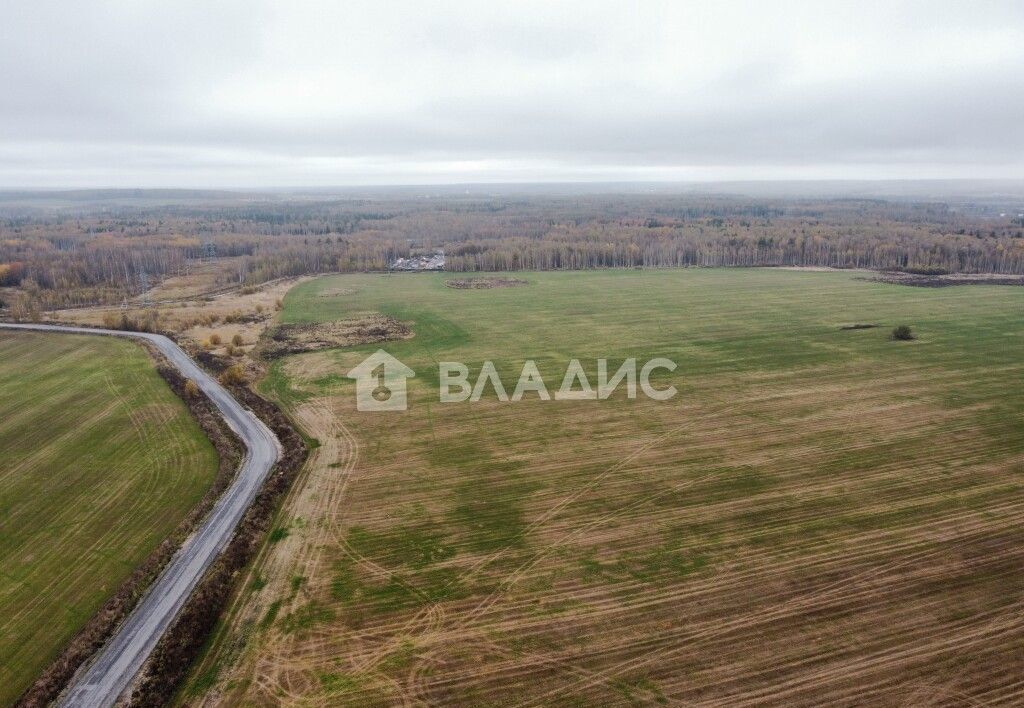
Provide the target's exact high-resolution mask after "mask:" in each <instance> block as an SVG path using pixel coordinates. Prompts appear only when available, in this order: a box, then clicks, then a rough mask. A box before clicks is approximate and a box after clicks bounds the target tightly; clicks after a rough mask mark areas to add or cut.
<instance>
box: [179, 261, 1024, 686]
mask: <svg viewBox="0 0 1024 708" xmlns="http://www.w3.org/2000/svg"><path fill="white" fill-rule="evenodd" d="M865 275H866V274H863V273H851V272H809V271H787V270H781V269H779V270H772V269H746V270H740V269H736V270H713V269H706V270H705V269H692V270H662V271H599V272H563V273H526V274H520V276H519V277H522V278H524V279H526V280H527V281H528V284H527V285H525V286H523V287H516V288H502V289H489V290H455V289H451V288H448V287H446V286H445V285H444V280H445V278H446V277H450V276H445V275H444V274H430V275H427V274H414V275H397V276H380V275H345V276H336V277H327V278H321V279H318V280H315V281H311V282H307V283H304V284H302V285H300V286H298V287H296V288H295V289H293V290H292V291H291V292H290V293H289V294H288V296H287V297H286V299H285V302H284V305H285V308H284V311H283V313H282V315H281V317H282V319H283V321H285V322H324V321H332V320H345V319H353V318H358V317H360V316H361V315H364V314H367V313H373V312H381V313H385V314H388V315H391V316H393V317H395V318H397V319H399V320H402V321H404V322H407V323H409V324H410V326H411V327H412V329H413V331H414V332H415V336H414V337H413V338H412V339H408V340H403V341H398V342H388V343H385V344H382V345H367V346H359V347H352V348H345V349H336V350H330V351H327V352H320V353H312V354H302V355H297V356H292V357H289V358H287V359H284V360H281V361H279V362H277V363H275V364H274V365H273V367H272V368H271V370H270V373H269V375H268V378H267V379H266V380H265V381H264V384H263V387H264V390H265V391H267V392H269V393H270V394H272V395H274V396H276V397H278V399H279V400H281V401H282V402H283V403H284V404H285V405H286V406H287V407H288V409H289V410H290V411H291V412H292V414H293V415H294V417H295V419H296V420H297V421H298V422H299V424H300V425H302V426H303V428H304V429H305V431H306V433H307V434H308V435H310V436H311V437H313V438H315V439H316V440H317V442H318V443H319V447H317V448H316V449H315V450H314V453H313V456H312V457H311V460H310V463H309V466H308V468H307V472H306V474H305V475H304V476H303V477H302V478H301V479H300V481H299V482H298V483H297V485H296V488H295V489H294V490H293V492H292V494H291V496H290V497H289V500H288V503H287V504H286V506H285V509H284V511H283V512H282V518H281V519H280V520H279V527H278V528H279V532H278V533H277V535H276V537H275V539H274V541H275V542H274V543H272V544H271V545H270V546H268V548H267V551H266V552H265V554H264V556H263V558H262V559H261V561H260V563H258V564H257V567H256V568H255V569H254V571H253V576H252V578H251V581H252V582H251V583H250V584H248V585H247V586H246V590H245V592H244V593H243V594H242V596H241V597H239V600H238V602H237V603H236V606H235V608H234V610H233V613H232V616H231V617H230V618H229V620H228V622H227V623H226V627H225V629H224V630H223V631H222V632H221V634H220V636H219V637H218V639H217V642H216V643H215V645H214V649H213V651H211V653H210V656H209V657H208V658H207V660H206V661H205V662H204V664H203V666H202V667H201V670H200V672H199V674H198V678H197V680H196V682H195V683H194V685H193V694H192V695H193V696H195V695H198V692H199V691H200V689H205V688H209V687H211V686H213V687H215V688H216V689H217V690H216V691H215V692H214V693H211V694H210V696H213V697H211V698H209V699H208V703H209V704H220V703H226V704H234V705H242V704H252V703H268V702H277V701H285V702H290V703H303V702H306V703H309V704H314V705H319V704H330V705H336V704H351V705H367V704H371V705H385V704H395V703H399V702H413V703H415V702H425V703H454V704H459V705H576V704H582V703H590V704H599V705H603V704H618V705H629V704H660V703H665V702H683V703H686V702H691V701H692V702H711V703H716V702H718V703H730V704H735V705H744V704H747V705H756V704H761V703H764V702H765V701H766V700H767V699H768V698H769V697H770V698H771V701H773V702H775V703H777V704H785V705H801V704H823V703H839V704H849V703H856V702H866V703H882V704H899V703H904V704H920V703H936V702H937V703H941V702H944V701H948V700H956V699H957V698H959V699H963V700H970V701H972V702H973V701H976V702H978V703H988V702H993V703H998V702H1000V701H1009V702H1013V701H1014V700H1019V699H1020V698H1021V690H1022V689H1021V686H1020V685H1019V683H1018V681H1017V678H1015V677H1018V676H1019V667H1020V663H1019V662H1020V656H1022V655H1024V622H1022V620H1021V617H1022V616H1024V584H1022V583H1021V579H1020V568H1021V567H1024V523H1022V522H1024V288H1014V287H990V286H970V287H950V288H943V289H927V288H910V287H902V286H897V285H887V284H881V283H873V282H868V281H867V280H866V279H865ZM853 324H872V325H877V326H876V327H874V328H865V329H842V327H844V326H848V325H853ZM898 324H908V325H910V326H911V327H912V328H913V330H914V332H915V333H916V334H917V339H916V340H914V341H909V342H897V341H892V340H891V339H890V336H889V334H890V332H891V330H892V328H893V327H894V326H896V325H898ZM378 346H380V347H382V348H383V349H385V350H386V351H388V352H389V353H391V354H392V355H394V356H396V357H398V358H399V359H401V360H402V361H403V362H404V363H405V364H407V365H409V366H411V367H412V368H413V369H414V370H415V371H416V373H417V375H416V377H415V378H414V379H412V380H411V382H410V403H409V410H408V411H406V412H404V413H378V414H370V413H359V412H357V411H356V410H355V405H354V404H355V395H354V384H353V382H351V381H350V380H348V379H346V378H345V373H346V372H347V371H348V370H349V369H350V368H351V367H353V366H354V365H355V364H356V363H358V362H359V361H360V360H361V359H362V358H363V357H365V356H366V355H367V354H368V353H370V352H372V351H374V350H376V349H377V348H378ZM627 357H636V358H638V359H639V360H640V361H641V362H642V361H644V360H647V359H650V358H652V357H666V358H669V359H672V360H674V361H675V362H676V363H677V364H678V368H677V369H676V371H675V372H674V373H672V374H671V375H667V376H666V375H662V376H661V377H659V379H658V382H657V383H658V385H659V386H661V385H666V384H668V383H671V384H673V385H675V386H676V388H677V389H678V391H679V394H678V395H677V396H676V397H675V398H674V399H672V400H671V401H668V402H654V401H650V400H645V399H643V398H640V399H637V400H634V401H630V400H627V399H626V398H625V396H624V395H621V392H620V393H617V394H616V395H614V396H613V397H612V398H610V399H608V400H605V401H539V400H537V399H536V397H535V396H533V395H532V394H528V395H527V397H526V398H525V399H524V400H523V401H521V402H518V403H500V402H498V401H496V400H495V399H494V397H493V395H492V394H491V393H490V391H488V394H487V395H485V397H484V400H483V401H481V402H479V403H468V402H467V403H452V404H441V403H439V402H438V390H437V364H438V362H439V361H445V360H449V361H451V360H454V361H462V362H465V363H466V364H467V365H468V366H469V368H470V370H471V372H473V375H474V376H475V373H476V372H478V371H479V369H480V366H481V364H482V363H483V362H484V361H485V360H491V361H493V362H494V363H495V364H496V366H497V368H498V370H499V371H500V372H501V374H502V378H503V381H504V384H505V387H506V389H507V390H508V391H509V392H511V391H512V389H513V387H514V386H515V381H516V378H517V376H518V373H519V371H520V368H521V367H522V365H523V362H524V361H526V360H528V359H530V360H534V361H536V362H537V363H538V365H539V367H540V370H541V372H542V374H543V375H544V378H545V381H546V383H547V385H548V387H549V388H550V389H551V390H552V391H553V390H554V389H556V388H557V387H558V385H559V383H560V380H561V375H562V373H563V371H564V370H565V367H566V364H567V363H568V361H569V360H570V359H572V358H576V359H580V360H581V362H582V363H583V365H584V366H585V368H586V370H587V372H588V374H589V376H590V382H591V383H592V384H593V383H595V382H596V365H595V360H596V359H598V358H606V359H608V360H609V361H610V363H612V365H617V364H618V363H619V362H621V361H622V360H623V359H625V358H627ZM951 697H952V698H951Z"/></svg>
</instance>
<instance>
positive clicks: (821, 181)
mask: <svg viewBox="0 0 1024 708" xmlns="http://www.w3.org/2000/svg"><path fill="white" fill-rule="evenodd" d="M950 183H962V184H1014V185H1016V184H1020V185H1024V175H1022V176H1020V177H920V178H916V177H852V178H842V177H822V178H802V179H780V178H772V177H766V178H748V179H661V180H659V179H645V180H630V179H623V180H587V179H578V180H571V179H570V180H544V179H538V180H501V181H486V180H483V181H480V180H478V181H472V180H471V181H452V182H393V183H384V182H367V183H340V184H331V185H313V184H309V185H298V186H294V185H267V186H258V187H256V186H205V185H204V186H185V185H175V186H140V185H110V184H107V185H102V186H74V185H61V186H45V187H43V186H23V185H13V184H6V185H5V184H0V193H22V194H31V193H50V194H53V193H62V192H241V193H253V192H324V191H334V190H350V189H418V188H445V187H448V188H460V187H533V186H536V187H557V186H579V187H600V186H645V185H650V186H660V187H672V186H680V187H693V186H702V185H805V184H806V185H837V184H853V185H860V184H865V185H871V184H950Z"/></svg>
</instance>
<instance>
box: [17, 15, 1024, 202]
mask: <svg viewBox="0 0 1024 708" xmlns="http://www.w3.org/2000/svg"><path fill="white" fill-rule="evenodd" d="M820 5H821V4H820V3H810V2H809V3H806V4H801V3H796V2H792V3H786V4H785V5H784V6H783V5H780V6H779V7H778V9H777V11H776V14H781V15H782V17H781V18H780V17H778V16H772V15H771V14H769V15H765V16H763V17H761V18H756V17H752V18H750V19H749V26H748V25H746V24H744V22H746V20H743V21H741V22H740V24H738V25H737V24H736V22H737V20H736V18H737V17H740V18H742V17H743V12H742V11H741V10H742V9H743V7H744V6H742V5H740V6H733V7H732V8H731V12H729V13H725V12H724V11H723V16H722V18H721V21H720V22H719V21H717V20H716V18H714V17H712V20H713V21H711V22H710V24H709V26H708V28H707V31H706V32H702V31H700V30H701V28H697V31H694V29H693V28H692V27H687V26H686V23H685V21H684V20H685V19H686V18H689V17H691V14H690V13H688V12H686V11H684V12H682V13H681V14H680V15H679V16H678V17H677V16H673V17H668V15H665V14H664V13H665V12H666V10H665V7H666V6H663V5H656V4H653V3H651V4H641V5H640V6H639V9H638V10H637V11H636V13H634V14H635V16H626V15H624V14H623V13H622V10H621V8H617V7H616V6H614V5H608V6H601V5H593V4H591V3H586V4H580V5H578V6H576V10H577V11H576V12H572V11H569V10H566V9H564V7H563V9H561V10H559V11H555V12H547V13H546V14H545V13H544V12H540V11H537V12H534V10H535V8H532V7H526V6H519V7H520V14H516V13H515V12H513V11H511V10H509V9H508V8H506V9H504V10H502V11H500V12H496V13H494V14H488V13H487V12H485V11H483V10H481V9H480V7H481V6H480V5H477V4H474V3H470V4H466V5H465V6H463V7H458V6H454V7H449V8H448V9H447V10H446V11H443V12H442V11H437V12H426V13H424V12H422V10H420V9H417V8H418V6H417V5H416V4H413V3H408V4H405V3H403V4H395V5H388V6H385V7H384V8H383V9H380V6H379V5H355V4H353V5H349V4H347V3H346V4H345V5H344V6H341V5H335V4H332V3H326V2H325V3H322V4H312V3H311V4H302V6H301V7H300V8H298V9H296V7H297V6H293V5H287V4H284V3H280V4H278V3H242V2H238V3H226V4H225V3H213V4H202V3H178V4H167V3H116V2H83V3H67V4H65V3H60V4H58V3H27V2H20V1H19V2H15V3H13V6H11V7H7V8H5V9H4V10H3V11H2V14H3V17H2V20H3V22H0V73H2V76H3V84H2V87H0V183H2V184H3V185H4V186H9V187H18V186H91V185H93V184H95V183H97V181H102V182H103V184H122V185H136V184H141V185H146V184H161V185H165V184H175V185H181V186H191V185H193V184H199V183H200V182H201V183H202V184H203V185H204V186H215V185H223V186H231V185H232V184H236V183H237V184H242V183H244V184H246V185H258V184H263V185H268V186H270V185H275V184H288V183H292V184H294V183H300V184H341V183H351V182H359V181H363V180H365V181H368V182H377V181H381V180H385V181H386V180H394V181H410V180H415V179H419V178H423V176H424V175H428V176H429V177H430V179H432V180H438V179H442V180H443V179H445V178H446V177H447V178H450V179H451V181H467V180H472V179H481V180H487V179H492V178H493V179H503V178H508V176H509V175H514V176H515V177H517V178H525V179H530V178H535V179H565V178H577V177H580V176H583V177H586V176H587V175H588V174H589V173H593V174H595V175H600V176H603V177H615V176H617V173H616V170H620V171H621V174H622V175H623V176H625V177H627V178H628V177H630V176H637V175H640V176H645V175H649V174H655V175H668V176H670V177H672V176H684V177H685V176H686V175H687V174H689V172H690V171H693V170H697V171H698V172H699V174H700V175H702V176H707V175H709V174H710V175H714V174H715V172H714V170H715V169H719V168H721V169H722V170H723V172H722V174H723V175H726V176H728V177H730V178H735V177H737V176H739V177H745V178H762V177H771V176H773V175H775V174H776V172H777V171H778V170H779V169H781V168H784V167H789V166H796V167H799V168H801V169H802V170H804V172H805V173H806V174H809V175H814V174H815V170H816V169H818V168H819V167H820V170H821V174H822V175H826V174H827V175H828V176H836V175H837V171H838V174H839V175H840V176H841V175H842V170H843V169H844V166H847V167H848V168H849V170H850V174H851V175H856V176H859V177H863V176H865V175H868V176H870V174H871V173H870V172H865V171H864V170H867V169H876V168H877V169H878V171H879V174H878V176H886V177H888V176H892V175H893V174H894V173H900V171H901V170H902V171H903V172H905V173H906V174H908V175H916V174H918V171H919V170H924V171H925V172H927V173H928V174H929V175H930V176H949V177H957V176H960V175H961V172H960V170H963V172H962V174H970V175H972V176H982V175H985V174H989V173H991V174H992V175H993V176H1008V175H1009V176H1012V175H1017V176H1024V84H1022V82H1021V81H1020V78H1019V77H1020V76H1024V9H1022V7H1021V5H1020V3H1017V2H1005V3H989V4H983V5H980V6H975V7H974V8H973V9H971V11H970V12H968V11H967V10H966V9H965V8H964V6H963V5H960V4H959V3H951V4H949V5H948V6H943V5H939V4H937V3H928V4H921V3H914V2H912V3H906V4H903V5H900V6H898V8H897V11H895V14H893V15H892V16H891V17H889V16H886V17H885V18H882V19H880V20H878V21H875V20H874V19H872V17H871V16H870V15H871V13H873V12H875V11H876V8H871V7H868V6H867V5H865V6H864V9H863V12H862V14H863V15H864V16H863V17H858V18H857V19H858V21H859V23H857V24H856V26H851V27H849V28H848V29H845V28H842V29H840V30H837V29H836V27H835V26H834V24H833V23H831V21H830V20H829V19H828V17H827V15H815V16H814V17H810V19H808V17H807V16H805V13H804V12H803V10H804V9H807V10H811V9H815V10H817V9H819V8H820ZM538 7H540V6H538ZM838 7H839V6H837V8H838ZM881 7H883V6H881V5H879V8H881ZM886 7H888V5H886ZM339 8H340V9H339ZM693 8H698V6H696V5H694V6H693ZM737 8H739V9H737ZM846 8H847V9H848V8H849V6H846ZM684 9H686V10H688V9H689V8H684ZM700 9H701V11H702V12H703V13H704V15H701V16H702V17H705V16H706V14H707V12H708V11H707V6H706V5H704V6H700ZM463 10H465V12H463ZM695 11H696V10H695ZM879 12H880V10H879ZM787 13H790V14H792V16H793V19H794V24H796V25H798V28H797V29H798V30H799V31H797V29H794V30H786V35H785V36H784V37H780V38H779V41H778V42H777V43H773V42H772V41H770V38H769V39H765V38H764V37H762V36H760V34H759V31H760V30H761V29H762V28H761V24H763V23H764V22H771V23H779V22H782V23H783V25H784V24H785V20H786V19H787ZM679 17H682V18H683V20H680V19H679ZM822 17H824V19H821V18H822ZM815 18H817V19H815ZM705 21H706V19H705ZM815 22H818V23H821V25H820V27H818V26H816V25H815V24H814V23H815ZM778 26H782V25H779V24H773V25H772V27H778ZM677 29H678V32H679V33H680V35H681V36H682V35H683V34H685V46H683V44H684V40H683V39H679V40H677V39H676V38H675V32H676V30H677ZM816 29H817V30H818V34H817V35H815V32H814V30H816ZM764 31H766V32H768V31H772V30H771V27H765V28H764ZM829 32H833V33H837V34H836V40H837V42H836V46H837V51H836V54H835V56H834V57H833V56H829V55H828V54H827V53H825V54H821V50H820V47H819V44H820V43H821V39H822V36H825V37H826V38H827V37H828V33H829ZM686 33H688V34H686ZM959 36H962V37H963V38H964V39H963V42H965V43H966V44H962V45H957V44H956V43H953V44H950V46H949V47H948V51H946V48H945V47H939V46H935V44H934V43H935V42H938V41H942V40H943V38H950V37H953V38H955V37H959ZM1015 39H1019V40H1021V41H1020V42H1019V43H1015V42H1014V40H1015ZM644 40H649V41H644ZM753 45H756V46H753ZM824 45H825V46H828V45H827V43H824ZM694 47H696V48H694ZM843 51H845V52H846V54H843ZM922 52H923V53H925V59H922V58H921V53H922ZM928 57H931V58H930V59H929V58H928ZM957 57H963V59H962V61H961V60H959V59H957ZM832 62H834V67H833V66H832ZM307 84H308V86H307ZM453 163H465V164H462V165H461V166H459V167H458V169H457V170H456V171H453V172H446V170H450V169H455V168H452V167H451V165H452V164H453ZM475 163H479V166H477V167H474V166H473V165H474V164H475ZM865 166H874V167H870V168H869V167H865ZM951 170H952V173H950V174H947V173H948V172H950V171H951Z"/></svg>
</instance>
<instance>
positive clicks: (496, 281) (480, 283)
mask: <svg viewBox="0 0 1024 708" xmlns="http://www.w3.org/2000/svg"><path fill="white" fill-rule="evenodd" d="M444 284H445V285H447V286H448V287H449V288H455V289H456V290H489V289H491V288H518V287H519V286H521V285H526V284H527V281H525V280H523V279H522V278H503V277H493V278H451V279H449V280H446V281H444Z"/></svg>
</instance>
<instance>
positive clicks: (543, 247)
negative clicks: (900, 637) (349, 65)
mask: <svg viewBox="0 0 1024 708" xmlns="http://www.w3.org/2000/svg"><path fill="white" fill-rule="evenodd" d="M1006 210H1009V211H1006ZM1021 210H1024V207H1014V206H1013V205H1009V206H1006V205H1003V206H1000V207H998V208H992V207H986V206H979V205H972V204H963V205H956V206H951V205H947V204H944V203H934V202H922V203H912V202H906V201H901V202H890V201H886V200H880V199H831V200H829V199H819V200H812V199H807V200H797V199H788V200H750V199H740V198H730V197H695V196H686V197H680V196H668V195H625V196H598V195H581V196H573V197H560V198H552V197H528V196H508V197H503V198H500V199H499V198H496V197H495V198H481V197H472V198H465V199H459V198H456V197H450V198H446V199H430V200H412V199H408V198H403V199H398V198H396V199H391V200H367V199H350V200H342V199H334V200H325V201H283V202H274V201H267V202H256V203H251V202H244V203H237V204H232V203H223V202H217V203H211V204H209V205H203V204H190V205H184V206H183V205H177V206H166V207H127V206H123V207H117V208H112V207H109V206H107V207H104V208H103V209H102V210H96V211H95V212H90V211H89V210H88V209H87V208H82V209H79V210H78V211H76V212H75V213H73V214H72V213H65V212H60V211H53V212H42V211H39V212H20V213H16V214H8V215H6V216H5V217H4V218H0V288H8V289H9V288H18V289H19V291H23V292H29V293H31V294H32V297H33V298H35V299H36V300H37V301H38V302H39V303H40V304H41V306H43V307H60V306H68V305H78V304H89V303H100V302H114V301H117V300H118V299H119V298H123V297H125V296H127V295H132V294H137V293H138V292H139V291H140V290H141V289H142V288H143V287H145V286H146V285H147V284H149V285H152V284H155V282H157V281H159V280H160V279H162V278H164V277H168V276H172V275H183V274H187V273H188V272H189V269H190V268H193V267H195V265H196V264H197V263H200V262H202V261H207V262H209V261H211V260H216V261H217V262H218V263H221V264H222V266H223V267H222V268H220V270H219V272H220V273H221V275H220V277H221V280H222V281H223V283H224V284H225V285H227V284H231V283H242V284H257V283H260V282H265V281H268V280H273V279H276V278H280V277H285V276H297V275H305V274H310V273H324V272H336V271H340V272H362V271H380V270H385V269H387V267H388V265H389V264H390V263H391V262H393V261H394V260H395V259H396V258H398V257H408V256H410V255H416V254H419V253H429V252H433V251H436V250H443V251H444V252H445V254H446V259H447V268H448V269H449V270H452V271H457V272H465V271H512V270H573V269H588V268H636V267H645V268H670V267H693V266H831V267H836V268H869V269H878V270H884V269H895V270H909V271H919V272H968V273H977V272H992V273H1012V274H1022V273H1024V217H1021V216H1019V214H1020V213H1021ZM3 292H4V291H3V290H0V300H2V299H3Z"/></svg>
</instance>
